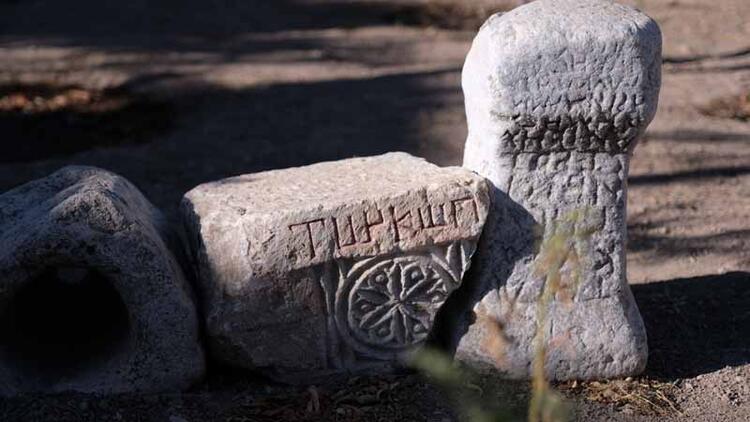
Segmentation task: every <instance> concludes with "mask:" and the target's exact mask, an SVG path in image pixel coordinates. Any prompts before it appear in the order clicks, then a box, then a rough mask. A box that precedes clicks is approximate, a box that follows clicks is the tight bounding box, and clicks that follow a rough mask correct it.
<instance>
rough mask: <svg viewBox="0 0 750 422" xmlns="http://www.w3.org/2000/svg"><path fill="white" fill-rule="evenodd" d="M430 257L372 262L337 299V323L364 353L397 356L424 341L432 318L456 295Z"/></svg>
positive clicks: (354, 273)
mask: <svg viewBox="0 0 750 422" xmlns="http://www.w3.org/2000/svg"><path fill="white" fill-rule="evenodd" d="M456 285H457V283H456V281H454V280H453V277H452V276H451V275H450V272H448V271H447V270H446V268H445V267H444V266H443V264H442V263H438V262H436V260H434V259H432V258H431V257H430V256H428V255H416V256H403V257H395V258H387V259H377V258H376V259H373V260H370V261H368V262H366V263H365V264H363V265H361V266H359V267H356V266H355V269H354V270H353V271H352V272H351V273H350V274H349V276H348V277H347V279H346V280H345V282H344V286H343V289H342V291H340V292H339V293H340V295H339V319H340V320H341V319H345V320H346V327H347V329H348V330H347V331H349V333H348V334H350V337H353V340H355V342H356V343H358V345H360V346H363V347H360V350H361V349H362V348H365V349H367V351H376V352H377V351H382V352H384V353H393V352H398V351H399V350H402V349H404V348H408V347H409V346H412V345H414V344H417V343H420V342H421V341H423V340H425V339H426V337H427V335H428V333H429V330H430V327H431V326H432V323H433V320H434V318H435V314H436V313H437V310H438V309H439V308H440V306H441V305H442V304H443V302H445V300H446V298H447V297H448V294H449V293H450V292H451V291H452V290H453V289H455V286H456Z"/></svg>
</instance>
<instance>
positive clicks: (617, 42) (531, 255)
mask: <svg viewBox="0 0 750 422" xmlns="http://www.w3.org/2000/svg"><path fill="white" fill-rule="evenodd" d="M660 74H661V35H660V31H659V28H658V26H657V24H656V23H655V22H654V21H653V20H651V19H650V18H649V17H647V16H646V15H644V14H643V13H641V12H639V11H637V10H635V9H632V8H630V7H626V6H623V5H619V4H617V3H614V2H611V1H606V0H539V1H535V2H532V3H529V4H527V5H524V6H521V7H519V8H517V9H514V10H512V11H511V12H509V13H506V14H502V15H500V14H498V15H495V16H493V17H491V18H490V19H489V20H488V21H487V22H486V23H485V24H484V26H483V27H482V28H481V30H480V31H479V33H478V35H477V36H476V38H475V39H474V42H473V44H472V47H471V50H470V52H469V54H468V56H467V58H466V63H465V65H464V69H463V74H462V85H463V90H464V95H465V98H466V114H467V117H468V126H469V134H468V137H467V141H466V148H465V152H464V166H465V167H467V168H469V169H472V170H474V171H476V172H477V173H479V174H480V175H483V176H485V177H487V178H488V179H489V181H490V182H491V183H492V189H491V196H492V208H491V211H490V215H489V217H488V221H487V227H486V229H485V232H484V234H483V236H482V239H481V242H480V246H479V251H478V252H477V257H476V258H475V259H476V265H475V269H476V271H473V273H472V274H471V276H470V277H469V279H468V280H469V281H467V283H470V287H471V290H472V291H471V292H470V294H468V295H467V297H468V299H467V302H468V303H463V304H460V305H459V306H458V308H457V309H460V308H461V307H463V308H464V309H471V310H472V311H471V312H470V313H469V314H468V315H465V317H464V318H458V317H457V318H456V319H457V321H458V322H457V323H456V324H455V325H456V326H455V327H454V328H453V330H454V333H453V334H454V337H453V339H452V340H453V346H454V347H455V348H456V356H457V358H458V359H460V360H462V361H465V362H471V363H475V364H478V365H480V366H487V367H491V368H497V369H499V370H500V371H501V372H503V373H505V374H506V375H507V376H510V377H516V378H521V377H526V376H528V375H529V373H530V370H531V366H530V363H531V361H532V359H533V356H534V338H535V335H536V333H537V332H538V330H537V328H538V327H541V328H540V330H541V332H542V333H543V334H544V338H545V339H546V341H547V343H548V347H547V348H548V353H547V359H546V371H547V375H548V376H549V377H550V378H553V379H570V378H602V377H605V378H606V377H617V376H625V375H631V374H636V373H639V372H641V371H642V370H643V369H644V367H645V365H646V360H647V345H646V333H645V329H644V326H643V322H642V320H641V317H640V314H639V312H638V309H637V307H636V304H635V303H634V300H633V297H632V295H631V292H630V289H629V287H628V284H627V280H626V268H625V263H626V259H625V241H626V199H627V174H628V162H629V158H630V155H631V153H632V151H633V148H634V147H635V144H636V142H637V140H638V137H639V136H640V135H641V134H642V133H643V132H644V130H645V129H646V126H647V125H648V124H649V123H650V121H651V119H652V118H653V116H654V114H655V111H656V107H657V100H658V94H659V87H660ZM571 216H577V217H576V219H575V222H573V223H571V221H572V220H573V218H572V217H571ZM566 222H567V223H566ZM565 224H569V225H570V224H573V225H574V226H575V225H577V227H578V228H579V229H582V228H584V227H585V228H586V230H590V231H591V233H590V235H589V236H588V237H587V239H586V242H584V243H585V244H586V250H585V251H579V252H580V259H579V260H578V262H576V264H575V267H576V268H570V267H571V265H568V267H566V268H564V270H565V271H564V272H565V273H566V274H567V276H568V277H569V278H575V280H576V282H575V283H572V284H571V286H572V287H571V289H572V290H574V291H573V292H572V300H570V301H568V303H564V304H563V303H562V301H560V300H558V301H555V302H554V303H552V304H551V305H550V306H549V309H548V312H549V314H548V318H547V319H546V321H537V317H536V315H537V313H536V312H537V307H538V305H539V303H540V297H541V295H542V292H543V291H544V288H545V286H546V284H545V282H546V281H547V279H548V277H547V276H548V275H549V274H545V273H544V271H540V268H541V267H542V266H543V265H542V264H543V263H542V262H540V260H541V258H540V256H541V255H540V254H539V246H540V245H542V248H544V245H545V242H547V245H549V242H550V239H552V238H553V237H555V235H556V234H559V233H560V230H561V227H563V226H565ZM575 248H578V246H575ZM488 324H489V325H488ZM492 326H498V327H501V333H498V332H497V330H495V329H494V328H493V327H492ZM492 336H500V337H501V339H500V340H498V341H494V340H493V339H491V338H490V337H492ZM499 349H502V350H499Z"/></svg>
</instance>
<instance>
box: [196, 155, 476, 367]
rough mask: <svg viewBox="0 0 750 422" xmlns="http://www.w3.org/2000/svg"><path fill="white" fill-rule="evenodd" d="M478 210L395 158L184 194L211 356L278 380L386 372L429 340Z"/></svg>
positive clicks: (469, 245) (463, 176)
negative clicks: (334, 374)
mask: <svg viewBox="0 0 750 422" xmlns="http://www.w3.org/2000/svg"><path fill="white" fill-rule="evenodd" d="M488 206H489V195H488V188H487V184H486V182H485V181H484V179H482V178H481V177H478V176H477V175H475V174H473V173H472V172H470V171H468V170H465V169H462V168H457V167H453V168H439V167H437V166H434V165H432V164H430V163H428V162H426V161H424V160H422V159H418V158H415V157H412V156H410V155H408V154H404V153H391V154H386V155H382V156H377V157H368V158H354V159H348V160H342V161H337V162H328V163H320V164H315V165H311V166H306V167H300V168H291V169H286V170H276V171H268V172H264V173H257V174H249V175H244V176H239V177H235V178H230V179H226V180H221V181H218V182H213V183H208V184H204V185H201V186H198V187H197V188H195V189H193V190H192V191H190V192H189V193H187V194H186V195H185V198H184V200H183V203H182V214H183V217H184V222H185V226H186V231H187V233H188V237H189V243H190V245H191V250H192V252H191V255H192V256H193V259H194V261H195V266H196V268H197V274H198V277H197V278H198V280H199V285H200V288H201V291H202V294H203V300H204V304H205V316H206V326H207V332H208V336H209V341H210V344H211V346H212V349H213V352H214V354H215V356H216V357H217V358H219V359H221V360H223V361H226V362H228V363H231V364H234V365H238V366H242V367H249V368H254V369H259V370H262V371H264V372H266V373H268V374H269V375H271V376H274V377H277V378H279V379H283V380H288V381H298V380H310V379H311V377H318V376H324V375H327V374H333V373H345V372H349V371H356V372H361V371H377V370H385V369H388V368H389V367H391V366H393V365H394V364H397V362H398V360H399V358H401V357H403V355H404V353H407V352H408V351H410V350H413V348H414V346H416V345H418V344H420V343H421V342H423V341H424V340H425V339H426V338H427V336H428V335H429V333H430V329H431V327H432V324H433V321H434V318H435V314H436V313H437V311H438V309H439V308H440V306H441V305H442V304H443V303H444V302H445V300H446V298H447V297H448V295H450V293H451V292H452V291H453V290H455V289H456V288H457V287H458V286H459V285H460V283H461V278H462V276H463V273H464V271H465V270H466V269H467V267H468V265H469V259H470V257H471V255H472V254H473V252H474V249H475V247H476V242H477V240H478V238H479V234H480V232H481V230H482V226H483V223H484V221H485V217H486V214H487V208H488Z"/></svg>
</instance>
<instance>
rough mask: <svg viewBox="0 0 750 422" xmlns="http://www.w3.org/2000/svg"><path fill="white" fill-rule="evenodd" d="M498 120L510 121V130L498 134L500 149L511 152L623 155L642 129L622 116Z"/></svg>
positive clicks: (629, 117) (595, 115) (508, 117)
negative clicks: (605, 153)
mask: <svg viewBox="0 0 750 422" xmlns="http://www.w3.org/2000/svg"><path fill="white" fill-rule="evenodd" d="M498 117H499V118H501V119H510V121H511V125H510V127H509V128H508V129H506V130H505V132H503V134H502V135H501V141H502V142H501V144H502V148H503V150H504V151H505V152H511V153H541V154H545V153H552V152H564V151H579V152H607V153H611V154H617V153H623V152H625V151H627V150H628V148H629V147H630V145H631V144H632V143H633V141H634V140H635V139H636V137H637V136H638V128H639V127H642V126H643V122H642V121H641V120H640V119H639V118H638V117H636V116H629V115H628V114H626V113H619V114H616V115H614V116H610V115H608V114H606V113H595V114H592V115H590V116H585V117H578V118H572V117H570V116H567V115H563V116H560V117H556V118H551V117H547V116H541V117H539V118H536V117H532V116H526V115H516V116H512V117H510V116H498Z"/></svg>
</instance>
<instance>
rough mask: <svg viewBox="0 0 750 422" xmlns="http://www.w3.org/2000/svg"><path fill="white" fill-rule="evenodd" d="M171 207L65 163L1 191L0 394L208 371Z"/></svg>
mask: <svg viewBox="0 0 750 422" xmlns="http://www.w3.org/2000/svg"><path fill="white" fill-rule="evenodd" d="M171 237H172V236H170V234H169V230H168V229H167V225H166V221H165V220H164V218H163V217H162V215H161V213H160V212H159V211H158V210H157V209H156V208H155V207H154V206H153V205H151V203H150V202H149V201H148V200H147V199H146V198H145V197H144V196H143V195H142V194H141V193H140V192H139V191H138V189H137V188H136V187H135V186H133V185H132V184H130V183H129V182H128V181H127V180H125V179H124V178H122V177H120V176H118V175H116V174H113V173H110V172H108V171H105V170H101V169H98V168H93V167H74V166H71V167H65V168H63V169H61V170H59V171H57V172H55V173H53V174H52V175H50V176H48V177H45V178H42V179H38V180H35V181H32V182H29V183H26V184H24V185H22V186H19V187H17V188H15V189H13V190H10V191H8V192H5V193H3V194H1V195H0V395H2V396H8V395H14V394H19V393H29V392H35V393H58V392H65V391H78V392H85V393H97V394H105V393H124V392H164V391H179V390H182V389H185V388H187V387H189V386H190V385H191V384H192V383H194V382H195V381H197V380H199V379H200V378H201V377H202V376H203V373H204V370H205V362H204V356H203V349H202V347H201V344H200V339H199V328H198V317H197V314H196V310H195V305H194V303H193V297H192V292H191V290H190V286H189V285H188V283H187V281H186V280H185V277H184V275H183V272H182V269H181V268H180V265H179V263H178V261H177V258H176V256H175V255H174V254H173V252H172V251H173V249H170V245H171V243H170V238H171Z"/></svg>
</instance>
